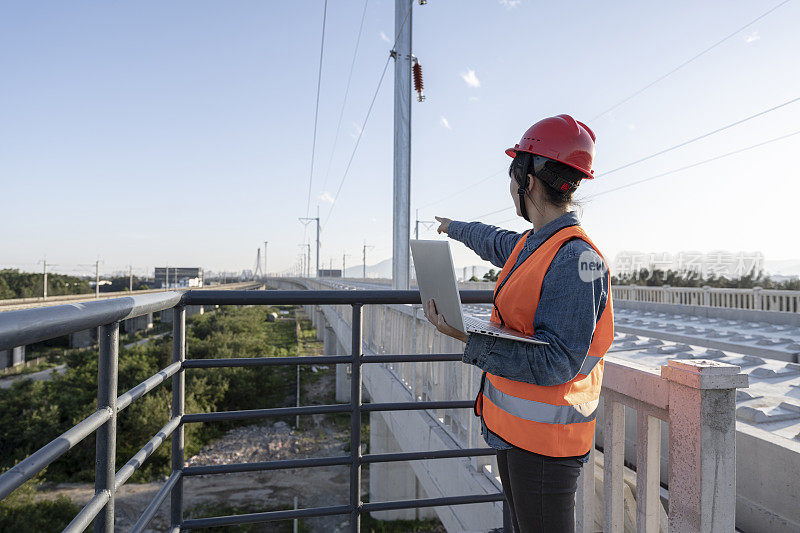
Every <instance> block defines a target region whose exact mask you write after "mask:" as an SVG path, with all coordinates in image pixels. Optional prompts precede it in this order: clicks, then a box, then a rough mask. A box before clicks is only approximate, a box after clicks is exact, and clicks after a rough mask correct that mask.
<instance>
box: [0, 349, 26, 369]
mask: <svg viewBox="0 0 800 533" xmlns="http://www.w3.org/2000/svg"><path fill="white" fill-rule="evenodd" d="M24 362H25V347H24V346H17V347H16V348H11V349H10V350H0V369H2V368H9V367H13V366H17V365H21V364H23V363H24Z"/></svg>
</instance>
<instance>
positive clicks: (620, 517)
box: [603, 396, 625, 533]
mask: <svg viewBox="0 0 800 533" xmlns="http://www.w3.org/2000/svg"><path fill="white" fill-rule="evenodd" d="M624 460H625V406H624V405H622V404H621V403H619V402H615V401H614V400H613V399H612V398H610V397H608V396H605V397H604V398H603V531H605V532H607V533H616V532H619V533H622V531H623V529H624V527H625V514H624V513H625V500H624V497H625V493H624V483H625V482H624V480H623V461H624Z"/></svg>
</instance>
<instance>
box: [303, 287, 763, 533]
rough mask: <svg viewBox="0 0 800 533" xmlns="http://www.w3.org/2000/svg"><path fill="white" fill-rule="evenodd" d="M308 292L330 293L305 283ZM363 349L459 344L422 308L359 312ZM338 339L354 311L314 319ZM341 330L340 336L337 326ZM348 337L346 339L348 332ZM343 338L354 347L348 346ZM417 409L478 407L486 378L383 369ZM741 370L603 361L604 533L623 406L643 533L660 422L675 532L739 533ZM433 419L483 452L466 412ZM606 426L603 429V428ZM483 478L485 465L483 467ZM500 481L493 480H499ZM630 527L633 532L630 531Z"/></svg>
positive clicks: (586, 504) (613, 501) (613, 511)
mask: <svg viewBox="0 0 800 533" xmlns="http://www.w3.org/2000/svg"><path fill="white" fill-rule="evenodd" d="M301 283H302V284H303V285H304V286H306V287H307V288H309V289H325V288H329V286H328V285H326V284H324V283H318V282H316V281H313V280H302V281H301ZM363 313H364V314H363V317H364V318H363V335H364V343H365V348H366V349H367V350H370V351H372V352H375V353H378V354H382V353H390V354H407V353H412V354H413V353H458V352H462V351H463V344H462V343H461V342H460V341H456V340H455V339H452V338H450V337H447V336H445V335H442V334H440V333H438V332H437V331H436V329H435V328H434V327H433V326H432V325H431V324H430V323H429V322H428V321H427V320H426V319H425V318H424V316H423V315H422V310H421V309H420V308H419V306H410V305H370V306H365V308H364V311H363ZM312 314H313V315H314V319H315V322H316V323H317V324H318V327H320V326H322V325H323V324H322V322H321V321H322V320H323V317H324V321H325V322H326V323H327V324H328V325H329V326H330V327H333V329H344V328H347V327H349V320H350V318H349V317H350V312H349V308H347V309H345V308H344V307H342V308H341V309H339V308H338V307H332V306H326V307H324V308H318V309H317V310H312ZM337 324H338V326H337ZM342 333H344V331H343V332H342ZM337 336H339V338H345V339H349V336H344V337H343V336H341V335H340V334H339V333H337ZM386 366H387V367H388V368H389V370H390V371H392V372H393V373H394V375H395V377H396V378H397V379H398V380H400V381H401V382H402V383H404V384H405V386H406V387H407V388H408V389H409V391H410V392H411V393H412V396H413V397H414V398H415V399H417V400H434V401H435V400H445V401H447V400H459V399H461V400H463V399H467V398H469V399H471V398H474V397H475V394H476V392H477V387H478V386H479V383H480V370H479V369H478V368H477V367H475V366H473V365H465V364H462V363H460V362H424V363H395V364H387V365H386ZM747 384H748V377H747V375H746V374H743V373H741V372H740V369H739V367H737V366H733V365H729V364H725V363H719V362H715V361H703V360H671V361H669V363H668V365H665V366H662V367H661V368H660V369H658V370H657V369H653V368H647V367H644V366H641V365H637V364H635V363H631V362H627V361H623V360H620V359H615V358H613V357H611V356H607V357H606V361H605V371H604V378H603V390H602V400H603V402H602V408H601V413H599V415H601V416H600V417H599V419H598V424H597V426H598V428H597V429H598V431H597V435H598V443H602V449H603V450H604V457H603V466H602V474H603V494H604V496H603V498H602V502H603V503H602V505H603V513H602V516H603V524H602V527H603V530H604V531H607V532H612V531H614V532H616V531H619V532H621V531H623V529H624V528H625V501H624V494H625V491H624V484H625V481H624V479H623V474H624V470H625V467H624V464H623V462H624V457H625V409H624V408H625V406H627V407H629V408H632V409H635V410H636V412H637V426H638V431H637V440H636V447H637V448H636V457H637V463H636V464H637V465H638V466H637V468H636V481H635V505H636V518H635V521H636V528H637V530H638V531H647V532H650V531H659V530H660V521H661V515H662V514H663V513H664V511H663V508H662V500H661V487H660V464H661V463H660V460H661V421H664V422H667V423H668V424H669V440H668V446H669V450H668V454H669V472H668V480H669V512H668V513H667V516H668V523H669V531H671V532H684V531H725V532H728V531H733V530H734V517H735V507H736V483H735V479H736V478H735V470H736V462H735V461H736V459H735V458H736V453H735V431H736V428H735V405H736V404H735V393H736V388H738V387H747ZM430 414H431V416H433V417H434V418H435V419H437V420H438V421H439V423H440V424H441V426H442V427H443V428H445V430H446V431H447V432H448V433H449V434H450V436H451V437H452V438H453V439H454V440H455V441H456V442H458V443H459V444H460V445H461V446H462V447H476V446H483V445H484V441H483V439H482V438H481V436H480V424H479V422H478V420H477V418H476V417H475V416H474V415H473V414H472V412H471V411H470V410H467V409H458V410H433V411H430ZM601 419H602V420H601ZM595 453H598V452H595V451H594V450H593V451H592V457H591V459H590V461H589V462H588V463H587V465H586V466H585V468H584V471H583V474H582V476H581V479H580V481H579V486H578V493H577V501H578V504H577V520H576V524H577V528H576V530H577V531H581V532H591V531H595V530H596V528H595V527H594V523H595V509H594V506H595V477H596V475H597V472H596V471H595V470H594V469H595V457H594V455H595ZM483 461H484V462H483V463H481V462H480V461H478V463H477V464H478V466H479V468H482V467H483V466H484V465H486V464H487V463H488V462H489V459H487V458H483ZM493 471H496V470H493ZM629 526H632V524H629Z"/></svg>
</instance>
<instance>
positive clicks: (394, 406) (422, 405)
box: [361, 400, 475, 411]
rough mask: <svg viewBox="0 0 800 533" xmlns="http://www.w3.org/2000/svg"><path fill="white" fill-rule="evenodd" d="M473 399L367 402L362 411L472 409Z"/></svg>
mask: <svg viewBox="0 0 800 533" xmlns="http://www.w3.org/2000/svg"><path fill="white" fill-rule="evenodd" d="M474 405H475V402H474V401H473V400H449V401H436V402H386V403H365V404H364V405H362V406H361V410H362V411H415V410H417V409H420V410H421V409H467V408H469V409H472V407H473V406H474Z"/></svg>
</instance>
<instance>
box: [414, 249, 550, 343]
mask: <svg viewBox="0 0 800 533" xmlns="http://www.w3.org/2000/svg"><path fill="white" fill-rule="evenodd" d="M411 256H412V257H413V258H414V269H415V270H416V272H417V286H418V287H419V293H420V297H421V298H422V303H423V304H424V303H425V302H427V301H428V300H430V299H433V301H434V302H435V303H436V311H437V312H438V313H439V314H440V315H444V319H445V321H446V322H447V323H448V324H449V325H451V326H453V327H454V328H456V329H457V330H459V331H461V332H463V333H480V334H481V335H492V336H494V337H502V338H504V339H512V340H516V341H523V342H530V343H533V344H547V342H544V341H540V340H537V339H534V338H532V337H531V336H530V335H525V334H524V333H522V332H519V331H517V330H514V329H511V328H507V327H503V326H499V325H498V324H495V323H494V322H491V321H489V320H484V319H480V318H475V317H472V316H466V317H465V316H464V313H463V312H462V310H461V298H460V297H459V295H458V285H457V284H456V274H455V269H454V268H453V256H452V254H451V253H450V243H449V242H447V241H423V240H414V239H412V240H411Z"/></svg>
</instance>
